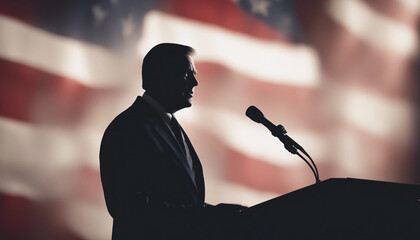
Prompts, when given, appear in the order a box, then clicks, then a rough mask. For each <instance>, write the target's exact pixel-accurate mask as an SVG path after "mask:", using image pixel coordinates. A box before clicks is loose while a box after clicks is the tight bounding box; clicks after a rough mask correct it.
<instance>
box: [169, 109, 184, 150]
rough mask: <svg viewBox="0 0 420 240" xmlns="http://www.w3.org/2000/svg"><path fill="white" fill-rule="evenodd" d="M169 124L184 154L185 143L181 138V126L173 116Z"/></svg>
mask: <svg viewBox="0 0 420 240" xmlns="http://www.w3.org/2000/svg"><path fill="white" fill-rule="evenodd" d="M169 125H170V126H171V130H172V132H173V133H174V135H175V138H176V140H177V141H178V143H179V146H181V149H182V152H183V153H184V154H185V145H184V139H183V138H182V132H181V126H180V125H179V123H178V121H177V120H176V119H175V117H173V116H172V119H171V122H170V124H169Z"/></svg>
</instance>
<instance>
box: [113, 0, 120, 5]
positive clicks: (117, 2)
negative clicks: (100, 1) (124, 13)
mask: <svg viewBox="0 0 420 240" xmlns="http://www.w3.org/2000/svg"><path fill="white" fill-rule="evenodd" d="M119 3H120V0H111V4H112V5H114V6H116V5H118V4H119Z"/></svg>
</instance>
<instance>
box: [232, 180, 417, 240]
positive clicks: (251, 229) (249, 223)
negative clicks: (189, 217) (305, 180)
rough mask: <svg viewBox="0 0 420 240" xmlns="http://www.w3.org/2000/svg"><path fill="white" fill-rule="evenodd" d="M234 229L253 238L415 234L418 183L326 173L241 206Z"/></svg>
mask: <svg viewBox="0 0 420 240" xmlns="http://www.w3.org/2000/svg"><path fill="white" fill-rule="evenodd" d="M237 234H238V237H239V238H240V239H259V240H264V239H355V240H356V239H357V240H365V239H366V240H371V239H375V240H376V239H381V240H383V239H398V240H401V239H413V240H414V239H417V240H418V239H420V185H410V184H401V183H391V182H380V181H371V180H361V179H351V178H332V179H328V180H325V181H323V182H320V183H318V184H314V185H310V186H308V187H305V188H302V189H299V190H297V191H294V192H291V193H288V194H285V195H283V196H280V197H277V198H274V199H272V200H269V201H267V202H263V203H261V204H258V205H255V206H253V207H250V208H249V209H247V210H245V211H243V212H242V213H241V216H240V218H239V220H238V225H237ZM235 235H236V234H235Z"/></svg>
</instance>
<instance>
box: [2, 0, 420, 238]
mask: <svg viewBox="0 0 420 240" xmlns="http://www.w3.org/2000/svg"><path fill="white" fill-rule="evenodd" d="M419 19H420V2H419V1H418V0H330V1H327V0H312V1H308V0H296V1H290V0H202V1H194V0H162V1H151V0H142V1H134V0H133V1H130V0H103V1H100V0H72V1H67V0H64V1H55V0H13V1H7V0H1V1H0V238H1V239H65V240H67V239H68V240H70V239H71V240H73V239H80V240H82V239H86V240H88V239H110V236H111V224H112V219H111V217H110V216H109V215H108V213H107V210H106V207H105V202H104V198H103V192H102V187H101V182H100V177H99V159H98V154H99V145H100V141H101V137H102V134H103V132H104V130H105V128H106V127H107V125H108V124H109V123H110V121H111V120H112V119H113V118H114V117H115V116H116V115H117V114H119V113H120V112H121V111H123V110H124V109H126V108H127V107H128V106H130V105H131V104H132V103H133V101H134V100H135V98H136V96H137V95H141V94H142V89H141V74H140V73H141V71H140V67H141V61H142V59H143V56H144V55H145V54H146V53H147V51H148V50H149V49H150V48H151V47H153V46H154V45H156V44H158V43H161V42H176V43H182V44H186V45H190V46H192V47H193V48H195V49H196V51H197V52H196V54H195V61H196V67H197V70H198V74H197V78H198V80H199V86H198V87H197V88H196V89H195V93H194V99H193V107H192V108H190V109H184V110H181V111H180V112H178V113H177V117H178V119H179V121H180V123H181V124H182V126H183V127H184V129H185V130H186V132H187V133H188V134H189V137H190V138H191V140H192V142H193V144H194V146H195V149H196V151H197V152H198V155H199V156H200V159H201V161H202V164H203V167H204V174H205V180H206V190H207V191H206V201H207V202H209V203H212V204H217V203H220V202H228V203H239V204H243V205H248V206H251V205H254V204H257V203H259V202H262V201H265V200H268V199H270V198H273V197H275V196H278V195H282V194H285V193H288V192H290V191H293V190H296V189H299V188H302V187H305V186H308V185H310V184H313V183H314V177H313V175H312V173H311V171H310V170H309V168H308V167H307V166H306V165H305V163H304V162H303V161H302V160H300V159H299V158H298V157H297V156H295V155H291V154H289V153H288V152H287V151H286V150H285V149H284V148H283V145H282V144H281V143H280V142H279V141H278V140H277V139H275V138H274V137H272V136H271V134H270V133H269V132H268V130H266V129H265V128H264V127H263V126H262V125H258V124H256V123H254V122H252V121H251V120H249V119H248V118H247V117H246V116H245V115H244V113H245V110H246V109H247V107H248V106H250V105H255V106H257V107H259V108H260V109H261V110H262V111H263V112H264V113H265V115H266V117H267V118H268V119H270V120H271V121H272V122H274V123H276V124H282V125H284V126H285V127H286V129H287V131H288V134H289V136H291V137H292V138H294V139H295V140H296V141H297V142H299V143H300V144H301V145H302V146H303V147H304V148H305V149H306V150H307V152H309V154H310V155H311V156H312V157H313V159H314V160H315V162H316V163H317V166H318V168H319V172H320V176H321V179H322V180H325V179H328V178H344V177H352V178H363V179H372V180H383V181H392V182H402V183H411V184H420V160H419V159H420V158H419V157H420V154H419V150H418V148H417V146H418V143H419V137H420V134H419V126H420V124H419V103H420V100H419V99H420V98H419V89H420V88H419V70H420V64H419V29H420V28H419V22H420V21H419Z"/></svg>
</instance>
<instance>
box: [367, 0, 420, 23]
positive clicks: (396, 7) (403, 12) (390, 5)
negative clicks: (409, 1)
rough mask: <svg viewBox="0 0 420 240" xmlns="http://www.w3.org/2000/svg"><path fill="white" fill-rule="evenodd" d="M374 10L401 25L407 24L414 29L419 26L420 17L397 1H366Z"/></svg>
mask: <svg viewBox="0 0 420 240" xmlns="http://www.w3.org/2000/svg"><path fill="white" fill-rule="evenodd" d="M364 2H365V3H367V4H368V6H369V7H370V8H371V9H372V10H373V11H376V12H378V13H379V14H382V15H384V16H385V17H389V18H392V19H394V20H396V21H398V22H400V23H404V24H407V25H409V26H411V27H413V28H415V27H416V26H417V19H418V15H417V14H416V13H415V11H413V10H411V11H410V10H408V9H407V8H405V7H404V6H403V4H402V3H401V2H399V1H396V0H381V1H377V0H364Z"/></svg>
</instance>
